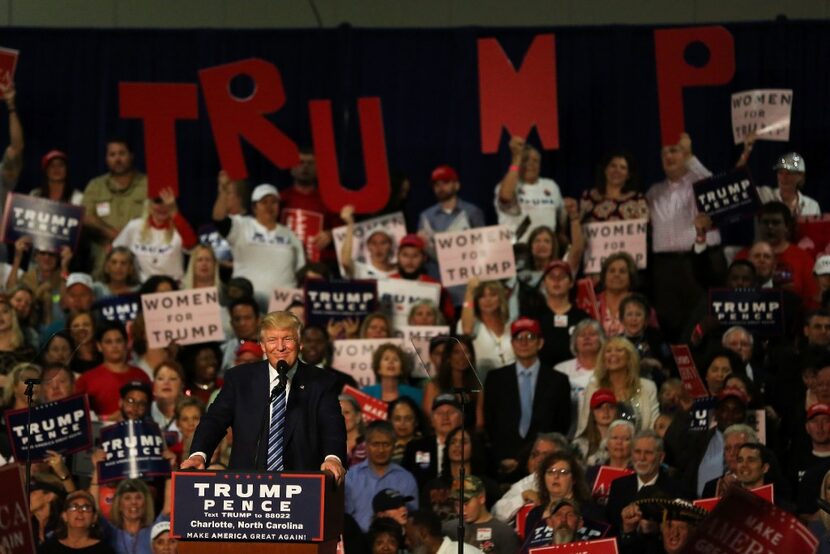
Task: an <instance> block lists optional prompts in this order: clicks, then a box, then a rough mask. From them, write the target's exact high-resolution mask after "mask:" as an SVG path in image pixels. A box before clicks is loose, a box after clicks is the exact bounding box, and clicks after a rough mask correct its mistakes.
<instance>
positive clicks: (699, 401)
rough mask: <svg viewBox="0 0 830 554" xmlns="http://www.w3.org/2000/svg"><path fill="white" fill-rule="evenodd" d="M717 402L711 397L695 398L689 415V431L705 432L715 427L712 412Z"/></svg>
mask: <svg viewBox="0 0 830 554" xmlns="http://www.w3.org/2000/svg"><path fill="white" fill-rule="evenodd" d="M716 405H717V400H716V399H715V398H714V397H713V396H705V397H702V398H695V400H694V403H693V404H692V409H691V410H690V412H689V414H690V415H691V417H690V418H689V431H706V430H708V429H710V428H712V427H714V425H715V419H714V417H713V416H712V410H714V409H715V406H716Z"/></svg>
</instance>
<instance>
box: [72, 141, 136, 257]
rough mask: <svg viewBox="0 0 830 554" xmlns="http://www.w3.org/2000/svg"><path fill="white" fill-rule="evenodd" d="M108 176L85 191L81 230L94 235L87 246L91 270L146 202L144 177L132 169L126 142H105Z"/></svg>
mask: <svg viewBox="0 0 830 554" xmlns="http://www.w3.org/2000/svg"><path fill="white" fill-rule="evenodd" d="M106 162H107V170H108V171H107V173H104V174H103V175H99V176H98V177H95V178H94V179H92V180H91V181H89V183H88V184H87V186H86V189H85V190H84V200H83V206H84V227H85V228H87V229H89V230H90V231H92V232H93V233H94V235H93V237H91V238H92V240H91V241H90V245H91V247H92V251H91V254H92V257H93V262H94V270H95V271H97V270H99V269H100V268H101V266H102V265H103V263H104V256H105V255H106V252H107V250H108V248H109V246H110V244H111V242H112V241H113V240H115V237H117V236H118V233H120V232H121V229H123V228H124V226H125V225H126V224H127V223H128V222H129V221H130V220H131V219H135V218H137V217H141V213H142V211H143V210H144V202H145V201H146V199H147V176H146V175H145V174H143V173H141V172H140V171H138V170H136V169H135V166H134V165H133V162H134V157H133V152H132V148H130V145H129V144H128V143H127V141H126V140H124V139H122V138H119V137H113V138H110V139H109V140H108V141H107V154H106Z"/></svg>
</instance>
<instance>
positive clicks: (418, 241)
mask: <svg viewBox="0 0 830 554" xmlns="http://www.w3.org/2000/svg"><path fill="white" fill-rule="evenodd" d="M404 246H414V247H415V248H417V249H418V250H420V251H422V252H423V251H424V250H425V248H426V246H425V245H424V239H422V238H421V237H419V236H418V235H416V234H414V233H411V234H409V235H406V236H405V237H404V238H402V239H401V242H400V244H398V250H400V249H401V248H403V247H404Z"/></svg>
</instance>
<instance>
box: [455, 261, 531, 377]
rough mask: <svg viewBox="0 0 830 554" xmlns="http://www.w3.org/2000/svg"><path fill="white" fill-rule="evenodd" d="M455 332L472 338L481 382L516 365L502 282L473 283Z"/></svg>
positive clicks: (473, 279) (475, 280) (465, 298)
mask: <svg viewBox="0 0 830 554" xmlns="http://www.w3.org/2000/svg"><path fill="white" fill-rule="evenodd" d="M456 332H458V333H460V334H464V335H470V336H471V337H473V349H474V350H475V354H476V360H478V366H477V367H476V369H477V370H478V375H479V377H480V378H481V380H482V381H484V377H485V376H486V375H487V372H488V371H490V370H491V369H496V368H499V367H502V366H506V365H508V364H512V363H513V362H515V361H516V356H515V354H514V353H513V345H512V344H511V342H510V339H511V336H510V315H509V313H508V307H507V291H506V290H505V288H504V285H502V284H501V283H500V282H499V281H484V282H483V283H482V282H480V281H479V280H478V278H476V277H473V278H472V279H470V281H469V283H467V292H466V293H465V296H464V304H463V306H462V309H461V318H460V319H459V320H458V325H457V328H456Z"/></svg>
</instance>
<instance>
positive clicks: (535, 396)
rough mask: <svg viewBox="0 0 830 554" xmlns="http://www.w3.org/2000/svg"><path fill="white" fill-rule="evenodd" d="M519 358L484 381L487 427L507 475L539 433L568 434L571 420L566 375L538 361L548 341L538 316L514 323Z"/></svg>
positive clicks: (494, 449) (493, 372) (516, 352)
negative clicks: (543, 334) (542, 334)
mask: <svg viewBox="0 0 830 554" xmlns="http://www.w3.org/2000/svg"><path fill="white" fill-rule="evenodd" d="M510 334H511V336H512V340H511V345H512V346H513V352H514V353H515V355H516V363H513V364H510V365H508V366H504V367H502V368H499V369H494V370H492V371H490V372H489V373H488V374H487V378H486V380H485V383H484V426H485V429H486V431H487V437H488V440H489V441H490V444H491V446H492V449H493V453H494V455H495V460H496V461H497V462H498V463H499V471H500V473H502V474H503V475H507V476H509V475H511V474H513V473H515V472H516V470H517V469H518V468H519V467H520V458H526V457H527V453H528V452H529V451H530V447H531V446H532V445H533V439H534V437H535V436H536V435H538V434H539V433H550V432H554V431H555V432H558V433H562V434H563V435H564V434H567V433H568V428H569V427H570V425H571V398H570V391H571V387H570V383H569V381H568V377H567V376H566V375H564V374H563V373H560V372H558V371H556V370H554V369H552V368H550V367H547V366H544V365H542V364H541V362H540V360H539V351H540V350H541V348H542V345H544V343H545V341H544V339H543V338H542V336H541V326H540V325H539V322H538V321H536V320H535V319H530V318H527V317H520V318H519V319H517V320H516V321H515V322H513V324H512V325H511V326H510Z"/></svg>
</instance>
